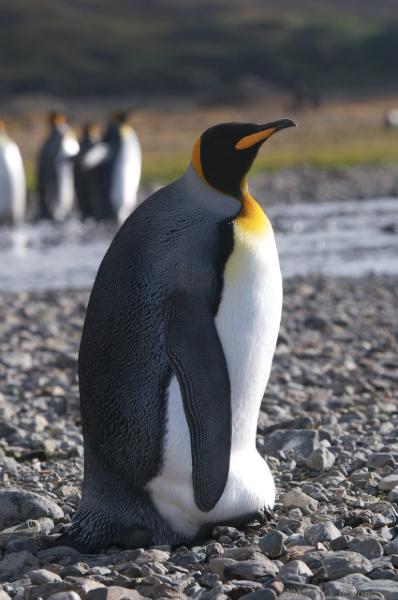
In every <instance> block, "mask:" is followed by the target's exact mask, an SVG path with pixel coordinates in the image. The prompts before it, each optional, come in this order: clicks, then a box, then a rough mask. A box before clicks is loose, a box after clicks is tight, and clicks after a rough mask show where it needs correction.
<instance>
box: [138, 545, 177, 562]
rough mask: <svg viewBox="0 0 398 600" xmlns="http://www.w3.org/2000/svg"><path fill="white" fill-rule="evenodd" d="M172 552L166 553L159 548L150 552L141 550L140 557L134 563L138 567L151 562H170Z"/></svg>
mask: <svg viewBox="0 0 398 600" xmlns="http://www.w3.org/2000/svg"><path fill="white" fill-rule="evenodd" d="M169 558H170V552H165V551H164V550H159V549H158V548H149V549H148V550H141V551H140V553H139V554H138V556H137V557H136V558H135V560H134V562H135V563H137V565H142V564H144V563H151V562H155V561H157V562H164V561H166V560H169Z"/></svg>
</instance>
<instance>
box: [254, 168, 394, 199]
mask: <svg viewBox="0 0 398 600" xmlns="http://www.w3.org/2000/svg"><path fill="white" fill-rule="evenodd" d="M250 183H251V188H252V189H253V192H254V195H255V196H256V197H258V198H264V200H265V199H266V201H267V204H287V203H294V202H328V201H330V200H341V201H344V200H347V199H353V200H363V199H369V198H382V197H395V196H398V166H397V165H390V166H388V165H387V166H382V165H380V166H377V165H362V166H356V167H344V168H341V169H317V168H315V167H310V166H303V167H294V168H286V169H280V170H279V171H276V172H275V173H268V174H267V173H264V174H262V175H254V176H253V177H252V178H250Z"/></svg>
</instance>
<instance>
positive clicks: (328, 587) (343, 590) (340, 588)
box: [323, 581, 357, 598]
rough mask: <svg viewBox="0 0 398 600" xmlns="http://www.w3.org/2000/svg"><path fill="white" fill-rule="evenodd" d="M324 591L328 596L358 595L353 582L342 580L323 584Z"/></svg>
mask: <svg viewBox="0 0 398 600" xmlns="http://www.w3.org/2000/svg"><path fill="white" fill-rule="evenodd" d="M323 591H324V592H325V594H326V596H332V597H334V596H343V597H344V598H346V597H348V598H349V597H351V596H356V595H357V588H356V587H355V585H352V584H351V583H343V582H341V581H328V582H327V583H325V585H324V586H323Z"/></svg>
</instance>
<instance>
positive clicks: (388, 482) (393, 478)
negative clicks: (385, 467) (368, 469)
mask: <svg viewBox="0 0 398 600" xmlns="http://www.w3.org/2000/svg"><path fill="white" fill-rule="evenodd" d="M378 486H379V489H381V490H383V491H386V492H389V491H390V490H392V489H394V488H395V487H397V486H398V473H392V474H391V475H387V476H386V477H383V479H380V481H379V483H378Z"/></svg>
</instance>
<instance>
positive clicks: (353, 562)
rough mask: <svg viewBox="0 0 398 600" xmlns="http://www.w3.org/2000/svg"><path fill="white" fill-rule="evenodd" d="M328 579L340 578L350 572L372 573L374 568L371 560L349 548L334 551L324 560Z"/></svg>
mask: <svg viewBox="0 0 398 600" xmlns="http://www.w3.org/2000/svg"><path fill="white" fill-rule="evenodd" d="M322 564H323V567H324V569H325V573H326V577H327V579H340V578H341V577H344V576H345V575H349V574H350V573H363V574H366V573H370V572H371V571H372V569H373V566H372V563H371V562H370V560H368V559H367V558H365V556H362V554H358V553H357V552H351V551H348V550H340V551H338V552H333V553H331V554H329V555H327V556H325V557H324V559H323V561H322Z"/></svg>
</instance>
